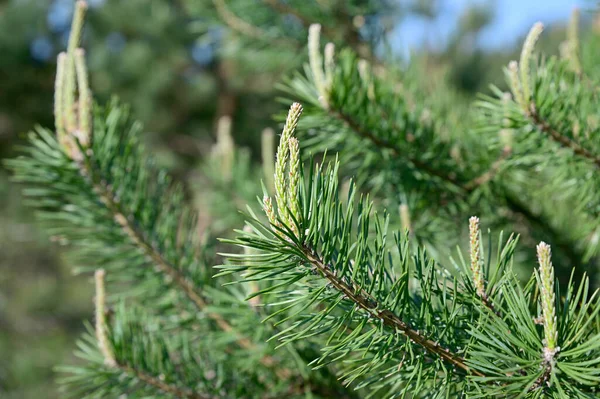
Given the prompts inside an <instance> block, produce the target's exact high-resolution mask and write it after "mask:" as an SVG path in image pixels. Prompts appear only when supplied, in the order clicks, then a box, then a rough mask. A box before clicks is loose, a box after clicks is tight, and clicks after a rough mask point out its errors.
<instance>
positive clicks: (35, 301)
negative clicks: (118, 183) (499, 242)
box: [0, 0, 594, 398]
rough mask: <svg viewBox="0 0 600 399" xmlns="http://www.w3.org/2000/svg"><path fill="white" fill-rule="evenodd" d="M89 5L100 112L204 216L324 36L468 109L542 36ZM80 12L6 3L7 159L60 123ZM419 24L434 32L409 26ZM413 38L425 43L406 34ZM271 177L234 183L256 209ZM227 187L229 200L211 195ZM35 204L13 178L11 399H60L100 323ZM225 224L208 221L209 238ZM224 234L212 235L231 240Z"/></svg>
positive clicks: (364, 18) (2, 267)
mask: <svg viewBox="0 0 600 399" xmlns="http://www.w3.org/2000/svg"><path fill="white" fill-rule="evenodd" d="M89 3H90V6H91V8H92V10H91V12H90V13H89V19H88V24H87V27H86V31H85V36H84V44H85V46H86V48H87V49H88V50H89V56H88V60H89V67H90V71H91V77H92V82H91V86H92V88H93V91H94V94H95V97H96V99H97V100H98V101H99V102H104V101H106V100H108V99H109V98H110V97H111V96H113V95H116V96H118V97H120V98H121V99H122V100H123V101H124V102H127V103H130V104H131V106H132V108H133V112H134V114H135V115H136V116H137V118H139V119H140V120H142V121H143V123H144V125H145V127H146V137H145V140H146V143H147V145H148V146H150V147H151V149H152V152H153V153H154V154H157V156H158V160H159V162H161V163H163V164H164V165H166V166H168V167H169V168H170V169H171V170H172V171H173V173H175V174H176V175H177V176H178V177H179V178H180V179H182V180H183V181H184V183H185V184H186V186H187V192H188V194H189V196H190V197H191V198H195V199H196V203H198V204H199V207H201V208H206V207H210V208H214V203H221V204H226V203H227V202H228V201H230V202H231V198H227V194H226V193H227V191H226V190H225V191H224V190H222V189H220V188H218V187H212V188H211V184H217V185H218V184H223V181H221V182H219V179H215V178H214V175H218V173H219V170H218V168H215V167H214V163H213V164H212V166H211V162H210V153H211V148H212V147H213V144H214V142H215V140H216V138H215V137H216V131H217V124H218V121H219V120H221V118H222V117H223V116H226V117H231V122H232V126H233V128H232V132H233V135H234V140H235V142H236V144H237V145H238V146H240V147H243V148H244V149H242V150H239V151H237V153H238V159H237V161H236V162H241V163H243V164H245V165H247V167H248V169H251V165H252V164H255V163H257V162H258V161H259V160H260V137H261V134H260V132H261V131H263V129H265V128H268V127H270V128H273V129H276V128H277V124H276V123H275V122H274V121H273V119H272V115H273V114H275V113H277V112H278V111H280V110H281V106H280V105H279V104H278V102H277V97H278V96H279V95H280V94H281V93H280V92H278V90H277V88H276V86H277V83H278V82H280V81H281V79H282V78H283V77H285V76H289V75H290V74H291V73H292V72H293V71H296V70H298V69H299V68H301V67H302V64H303V63H304V62H305V61H306V50H305V49H306V34H307V28H308V26H309V25H310V24H311V23H313V22H319V23H321V24H322V25H323V35H324V36H325V38H326V39H327V40H330V41H334V42H336V43H337V44H341V43H345V44H346V45H349V46H351V47H352V48H353V49H354V50H355V51H356V52H358V53H359V54H360V55H361V57H363V58H367V59H370V60H373V61H375V62H377V61H376V60H378V59H390V60H393V61H392V62H397V63H399V64H401V63H404V62H408V61H409V60H410V62H420V63H422V65H423V68H422V70H423V74H424V75H425V76H427V77H428V78H429V79H432V80H436V79H441V80H444V83H447V84H449V85H451V86H454V88H456V89H457V90H459V91H460V92H462V93H463V94H464V98H465V104H467V102H468V101H471V100H472V99H473V97H474V95H475V94H476V93H477V92H481V91H484V92H485V91H486V90H488V89H487V88H488V85H489V84H490V83H494V84H497V85H499V86H500V87H503V78H502V66H503V65H506V63H507V62H508V60H510V59H513V58H515V57H516V55H517V54H518V50H519V48H520V42H521V39H522V35H524V34H525V32H526V31H527V29H528V27H529V25H527V24H526V25H524V26H522V27H520V28H519V29H520V30H518V31H516V30H515V31H510V32H504V30H503V29H496V30H495V31H496V32H500V33H501V34H504V33H506V39H505V40H504V41H503V43H502V45H501V46H497V45H496V46H488V45H486V37H489V32H488V34H487V36H486V30H489V26H490V25H492V24H494V23H495V22H494V21H496V20H497V19H498V17H499V16H498V14H497V13H498V10H502V9H503V8H502V7H498V3H500V4H501V3H503V0H497V1H496V2H494V1H472V2H469V1H461V2H457V3H461V6H460V7H459V8H458V9H459V12H458V13H455V14H456V15H454V14H453V15H454V16H453V17H452V19H453V21H451V23H450V25H452V29H451V30H450V31H449V32H450V33H448V34H447V33H446V30H447V29H444V30H442V29H439V30H438V25H439V24H440V20H441V19H442V18H443V19H445V20H446V22H445V23H446V24H448V22H447V19H448V17H447V15H446V14H447V11H448V8H449V7H450V8H456V6H455V5H453V3H454V1H453V0H412V1H393V0H381V1H375V0H352V1H336V0H311V1H282V0H262V1H251V0H247V1H235V2H232V3H230V2H228V1H226V0H127V1H122V0H89ZM535 3H539V4H540V7H541V6H542V4H543V2H537V1H536V2H535ZM72 5H73V2H72V0H0V157H2V158H5V157H9V156H11V155H14V154H15V153H16V152H17V151H18V145H19V142H20V141H21V140H22V138H23V134H22V133H23V132H26V131H28V130H29V129H31V128H32V127H33V126H34V125H35V124H41V125H43V126H52V125H53V121H52V115H51V112H52V95H53V80H54V71H55V59H56V55H57V54H58V52H59V51H61V50H62V49H64V48H65V47H66V40H67V37H68V33H69V32H68V29H69V25H70V19H71V13H72ZM512 7H518V5H513V6H512ZM564 9H565V14H564V16H563V18H561V19H560V20H559V21H555V22H554V23H553V24H551V25H550V26H549V28H548V29H547V30H546V32H547V33H546V34H545V35H544V36H543V40H542V42H541V44H540V48H542V49H543V51H544V52H546V53H556V52H557V51H558V49H559V47H560V46H559V45H560V43H561V42H562V41H563V40H564V38H565V21H566V20H567V19H568V17H569V6H568V5H567V6H565V7H564ZM325 11H327V12H325ZM246 15H252V22H253V23H252V24H248V23H246V22H245V21H246V20H245V19H244V18H241V17H240V16H242V17H243V16H246ZM328 15H334V16H335V17H334V18H327V16H328ZM415 22H417V23H419V24H420V26H422V27H424V30H422V31H418V30H411V29H410V28H405V27H407V26H408V27H410V26H413V25H414V24H415ZM530 22H534V21H533V20H532V21H528V23H530ZM544 22H547V21H544ZM550 22H552V21H550ZM583 22H584V24H583V30H584V32H591V31H593V29H594V24H593V20H592V16H591V14H584V18H583ZM547 25H548V23H547ZM281 32H283V33H284V34H283V35H282V34H281ZM406 34H409V35H411V36H412V37H411V38H410V40H409V41H406V40H404V38H403V37H401V36H402V35H406ZM409 44H412V46H409ZM236 169H239V168H236ZM242 169H243V168H242ZM255 175H256V173H255V172H254V171H251V170H248V172H247V174H243V175H241V176H235V177H234V178H233V179H231V180H230V181H228V182H226V183H227V184H229V189H230V191H231V192H237V193H241V194H240V196H241V197H242V198H246V197H248V196H250V197H252V196H253V195H254V193H252V192H250V193H247V191H248V190H252V188H253V187H255V185H250V186H249V187H245V186H244V184H246V183H247V182H248V181H249V180H252V181H256V179H257V178H256V177H254V176H255ZM215 182H216V183H215ZM211 189H214V190H213V191H214V192H215V193H219V195H216V196H211V195H204V194H208V193H210V192H211ZM224 193H225V194H224ZM210 201H212V202H213V204H212V205H211V204H209V203H208V202H210ZM21 202H22V198H21V196H20V194H19V190H18V189H17V188H16V187H15V186H14V185H12V184H11V183H10V182H9V180H8V173H7V172H6V171H5V170H4V169H0V397H2V398H40V397H44V398H54V397H58V394H57V393H56V389H55V387H54V385H53V378H54V375H53V371H52V367H53V366H54V365H55V364H57V363H62V362H63V360H66V359H70V358H71V352H72V351H73V349H74V339H75V337H76V335H77V334H78V333H79V332H80V331H81V329H82V324H81V319H89V318H90V316H91V306H92V303H91V299H92V293H91V285H90V284H89V281H87V278H86V277H81V276H79V277H76V276H73V275H72V273H71V272H70V269H69V267H68V265H67V264H66V263H65V262H64V260H63V259H62V258H61V256H60V255H59V252H58V251H57V247H58V245H60V239H57V238H54V237H44V236H43V235H42V234H41V233H40V232H39V231H38V229H37V228H36V225H35V223H34V222H33V215H31V214H30V213H29V211H28V210H26V209H25V208H24V207H23V205H22V203H21ZM232 209H235V207H233V208H232V207H229V208H228V207H226V206H224V207H223V209H221V211H220V214H219V215H216V216H215V217H214V219H215V220H223V217H224V216H227V215H228V214H231V212H232ZM210 225H211V223H210V215H208V216H206V217H205V220H204V226H205V227H207V226H210ZM229 225H230V223H224V226H229ZM223 228H224V227H223V226H221V225H219V224H218V223H215V224H213V225H212V229H213V230H215V231H216V232H217V233H224V232H223V231H221V230H222V229H223Z"/></svg>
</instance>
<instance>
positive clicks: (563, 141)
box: [527, 103, 600, 167]
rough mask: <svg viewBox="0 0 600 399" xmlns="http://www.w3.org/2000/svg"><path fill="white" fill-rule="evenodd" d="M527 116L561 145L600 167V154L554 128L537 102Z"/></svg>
mask: <svg viewBox="0 0 600 399" xmlns="http://www.w3.org/2000/svg"><path fill="white" fill-rule="evenodd" d="M527 116H528V117H529V118H531V121H532V123H533V124H534V125H535V126H536V127H537V128H538V129H539V131H540V132H542V133H544V134H546V135H547V136H548V137H549V138H550V139H552V140H553V141H555V142H557V143H558V144H559V145H560V146H562V147H564V148H568V149H570V150H571V151H573V153H574V154H575V155H578V156H580V157H582V158H585V159H586V160H588V161H590V162H592V163H593V164H594V165H595V166H596V167H600V155H596V154H595V153H593V152H592V151H590V150H589V149H587V148H585V147H584V146H582V145H581V144H579V143H577V142H576V141H575V140H572V139H570V138H569V137H567V136H565V135H563V134H562V133H560V132H559V131H558V130H556V129H554V128H553V127H552V125H550V123H549V122H548V121H546V120H544V119H543V118H542V117H541V116H540V114H539V113H538V112H537V109H536V106H535V103H531V104H530V105H529V111H528V112H527Z"/></svg>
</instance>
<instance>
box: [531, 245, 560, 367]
mask: <svg viewBox="0 0 600 399" xmlns="http://www.w3.org/2000/svg"><path fill="white" fill-rule="evenodd" d="M536 248H537V258H538V264H539V271H538V272H539V281H538V284H539V290H540V304H541V308H542V316H543V322H544V338H545V339H544V359H545V360H546V362H548V363H550V362H551V361H552V359H553V358H554V355H555V354H556V352H558V350H559V349H560V348H558V347H557V341H558V332H557V328H556V311H555V306H554V304H555V293H554V267H553V266H552V259H551V258H552V251H551V249H550V245H548V244H546V243H545V242H540V243H539V244H538V246H537V247H536Z"/></svg>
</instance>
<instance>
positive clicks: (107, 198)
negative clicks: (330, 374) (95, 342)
mask: <svg viewBox="0 0 600 399" xmlns="http://www.w3.org/2000/svg"><path fill="white" fill-rule="evenodd" d="M80 169H81V171H82V174H83V175H84V177H85V176H88V177H89V179H90V181H91V184H92V186H93V188H94V191H95V192H96V193H97V194H98V196H99V197H100V200H101V201H102V203H104V205H105V206H106V207H107V209H108V210H109V211H110V213H111V214H112V216H113V218H114V220H115V222H116V223H117V224H118V225H119V226H120V227H121V228H122V229H123V231H124V232H125V233H126V234H127V236H128V237H129V238H130V239H131V240H132V241H133V242H134V244H135V245H136V246H138V247H139V248H140V249H141V250H142V251H143V252H144V254H145V255H147V256H148V257H150V258H151V259H152V260H153V262H154V263H155V264H156V265H157V266H158V268H159V269H160V270H161V271H162V272H163V273H164V274H166V275H168V276H169V277H170V278H171V279H172V280H173V282H174V283H175V284H176V285H177V286H178V287H179V288H180V289H182V290H183V292H184V293H185V294H186V295H187V297H188V298H189V299H190V300H191V301H192V302H193V303H194V305H195V306H196V307H197V308H198V309H199V310H201V311H204V310H205V308H206V307H207V305H208V304H207V301H206V300H205V299H204V298H203V297H202V295H200V294H199V293H198V292H196V290H195V289H194V286H193V285H192V283H190V281H189V280H187V279H186V278H185V276H184V275H183V274H182V273H181V272H180V271H179V270H178V269H177V267H175V266H174V265H172V264H171V263H170V262H169V261H168V260H166V259H165V258H164V257H163V256H162V254H161V253H160V252H159V251H158V250H157V249H156V248H154V246H152V245H151V244H150V243H148V242H147V241H146V240H145V238H144V235H143V234H142V233H141V232H140V231H139V230H138V229H137V228H136V226H135V225H134V224H133V222H132V221H131V219H132V218H129V217H126V216H125V212H124V211H123V209H122V208H121V205H120V204H119V203H118V202H117V201H115V197H114V195H113V193H112V192H111V191H110V189H109V188H108V186H107V184H106V183H104V182H102V181H101V180H100V179H98V177H97V175H96V174H95V173H93V172H94V169H93V167H92V165H91V162H90V160H89V159H87V162H86V163H81V164H80ZM207 316H208V317H209V318H210V319H212V320H213V321H214V322H215V323H216V324H217V325H218V326H219V328H221V330H223V331H224V332H228V333H229V332H230V333H235V335H237V343H238V345H239V346H240V347H242V348H244V349H247V350H252V349H255V348H256V345H254V343H252V341H250V340H249V339H248V338H246V337H243V336H240V335H239V334H238V333H237V332H236V331H235V330H234V329H233V327H232V326H231V324H229V323H228V322H227V321H226V320H225V319H224V318H223V317H222V316H221V315H220V314H218V313H214V312H209V313H207ZM260 362H261V364H262V365H263V366H265V367H268V368H271V369H274V370H275V373H276V374H277V376H278V377H279V378H282V379H287V378H289V377H290V376H291V374H292V373H291V371H290V370H288V369H285V368H280V367H279V366H278V364H277V362H276V361H275V359H273V357H271V356H269V355H264V356H263V357H262V358H261V359H260Z"/></svg>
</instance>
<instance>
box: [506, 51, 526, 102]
mask: <svg viewBox="0 0 600 399" xmlns="http://www.w3.org/2000/svg"><path fill="white" fill-rule="evenodd" d="M507 74H508V83H509V84H510V89H511V91H512V93H513V96H514V98H515V102H516V103H517V104H519V105H520V106H521V108H523V109H525V110H527V104H526V103H525V100H524V97H523V89H522V87H521V80H520V79H519V64H518V63H517V61H511V62H509V63H508V70H507Z"/></svg>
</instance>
